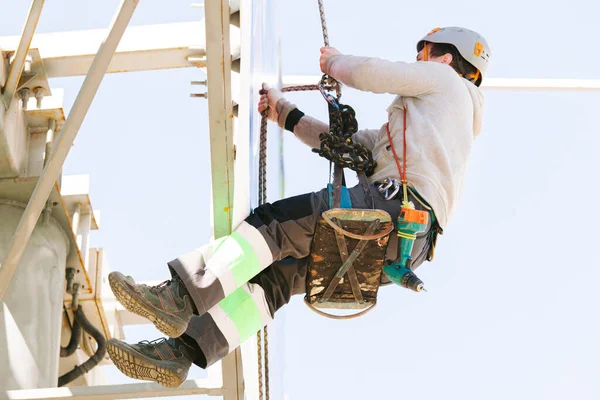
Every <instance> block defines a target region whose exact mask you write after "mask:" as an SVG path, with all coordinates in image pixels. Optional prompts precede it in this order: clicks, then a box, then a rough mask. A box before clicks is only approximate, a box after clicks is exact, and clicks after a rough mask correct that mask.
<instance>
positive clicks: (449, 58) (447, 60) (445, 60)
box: [441, 53, 453, 65]
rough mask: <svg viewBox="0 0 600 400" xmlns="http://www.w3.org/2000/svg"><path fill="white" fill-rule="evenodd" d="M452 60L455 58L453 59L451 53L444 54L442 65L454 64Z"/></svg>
mask: <svg viewBox="0 0 600 400" xmlns="http://www.w3.org/2000/svg"><path fill="white" fill-rule="evenodd" d="M452 60H453V57H452V54H450V53H446V54H444V55H443V56H442V59H441V61H442V63H444V64H448V65H450V64H452Z"/></svg>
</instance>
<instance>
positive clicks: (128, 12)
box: [0, 0, 139, 301]
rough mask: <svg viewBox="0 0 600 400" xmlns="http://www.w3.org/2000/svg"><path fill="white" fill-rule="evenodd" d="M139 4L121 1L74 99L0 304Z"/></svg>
mask: <svg viewBox="0 0 600 400" xmlns="http://www.w3.org/2000/svg"><path fill="white" fill-rule="evenodd" d="M138 1H139V0H122V2H121V6H120V8H119V11H118V12H117V14H116V16H115V18H114V19H113V21H112V24H111V27H110V32H109V33H108V36H107V38H106V40H105V41H104V42H103V43H102V44H101V45H100V49H99V50H98V53H97V54H96V57H95V58H94V62H93V63H92V66H91V67H90V70H89V72H88V74H87V76H86V78H85V80H84V82H83V85H82V86H81V89H80V90H79V94H78V95H77V98H76V99H75V103H74V104H73V108H72V110H71V113H70V114H69V117H68V118H67V121H66V122H65V126H64V127H63V130H62V132H61V134H60V136H59V137H58V140H57V142H56V146H55V149H54V151H53V152H52V155H51V156H50V159H49V161H48V164H46V166H45V167H44V171H43V172H42V176H40V179H39V180H38V183H37V185H36V186H35V189H34V190H33V193H32V194H31V198H30V199H29V203H28V204H27V208H26V209H25V212H24V213H23V216H22V217H21V221H20V222H19V225H18V226H17V231H16V232H15V234H14V236H13V240H12V243H11V247H10V250H9V252H8V254H7V256H6V259H5V260H4V261H3V262H2V264H0V301H2V299H3V298H4V294H5V293H6V290H7V288H8V285H9V284H10V281H11V279H12V276H13V274H14V272H15V270H16V268H17V264H18V263H19V260H20V259H21V256H22V255H23V251H24V250H25V246H26V245H27V242H28V241H29V237H30V236H31V233H32V232H33V229H34V228H35V225H36V223H37V220H38V218H39V216H40V213H41V212H42V209H43V208H44V205H45V203H46V200H48V197H49V196H50V192H51V191H52V187H53V186H54V183H55V182H56V180H57V179H58V175H59V173H60V171H61V169H62V166H63V164H64V162H65V159H66V158H67V155H68V154H69V150H70V149H71V146H73V142H74V141H75V137H76V136H77V132H78V131H79V128H80V127H81V124H82V123H83V119H84V118H85V116H86V114H87V111H88V109H89V108H90V105H91V104H92V100H93V99H94V96H95V95H96V92H97V91H98V87H99V86H100V82H102V78H103V77H104V74H105V73H106V70H107V69H108V65H109V63H110V60H111V59H112V56H113V54H114V52H115V50H116V49H117V46H118V44H119V41H120V40H121V37H122V36H123V33H124V32H125V28H126V27H127V25H128V24H129V21H130V19H131V16H132V15H133V12H134V11H135V8H136V6H137V4H138Z"/></svg>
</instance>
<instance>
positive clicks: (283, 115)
mask: <svg viewBox="0 0 600 400" xmlns="http://www.w3.org/2000/svg"><path fill="white" fill-rule="evenodd" d="M276 108H277V124H278V125H279V127H280V128H282V129H285V121H286V120H287V117H288V115H289V114H290V112H291V111H292V110H293V109H295V108H296V105H295V104H292V103H290V102H289V101H287V100H286V99H285V98H282V99H280V100H279V101H278V102H277V106H276ZM328 130H329V125H328V124H326V123H325V122H322V121H319V120H318V119H316V118H313V117H309V116H308V115H305V116H303V117H302V118H300V120H299V121H298V123H297V124H296V126H295V127H294V135H295V136H296V137H297V138H298V139H299V140H300V141H301V142H302V143H304V144H305V145H307V146H309V147H310V148H312V149H318V148H319V147H321V141H320V140H319V134H321V133H323V132H327V131H328Z"/></svg>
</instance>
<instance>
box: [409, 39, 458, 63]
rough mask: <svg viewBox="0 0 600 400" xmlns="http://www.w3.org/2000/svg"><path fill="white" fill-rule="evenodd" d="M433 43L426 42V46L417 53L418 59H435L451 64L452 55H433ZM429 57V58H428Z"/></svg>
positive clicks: (435, 60)
mask: <svg viewBox="0 0 600 400" xmlns="http://www.w3.org/2000/svg"><path fill="white" fill-rule="evenodd" d="M432 47H433V43H426V44H425V46H423V48H422V49H421V51H419V53H418V54H417V61H433V62H439V63H442V64H450V63H451V62H452V55H450V54H444V55H442V56H438V57H434V56H432V55H431V48H432ZM425 49H427V57H425ZM426 58H427V59H426Z"/></svg>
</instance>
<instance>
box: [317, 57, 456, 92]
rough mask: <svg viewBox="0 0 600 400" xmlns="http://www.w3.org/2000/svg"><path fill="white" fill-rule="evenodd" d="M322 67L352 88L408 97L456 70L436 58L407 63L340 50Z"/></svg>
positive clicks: (441, 80) (429, 88)
mask: <svg viewBox="0 0 600 400" xmlns="http://www.w3.org/2000/svg"><path fill="white" fill-rule="evenodd" d="M325 70H326V71H327V74H329V75H331V76H332V77H334V78H335V79H337V80H339V81H341V82H342V83H344V84H346V85H347V86H350V87H353V88H355V89H359V90H364V91H369V92H373V93H392V94H399V95H402V96H410V97H417V96H420V95H422V94H425V93H429V92H431V91H432V90H433V89H435V88H436V86H437V85H439V84H440V83H441V82H443V81H445V80H447V79H448V78H449V76H450V73H456V72H454V70H453V69H452V68H451V67H450V66H448V65H445V64H442V63H436V62H423V61H417V62H414V63H406V62H402V61H388V60H383V59H381V58H369V57H356V56H350V55H341V54H340V55H336V56H332V57H330V58H329V59H328V60H327V64H326V66H325Z"/></svg>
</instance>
